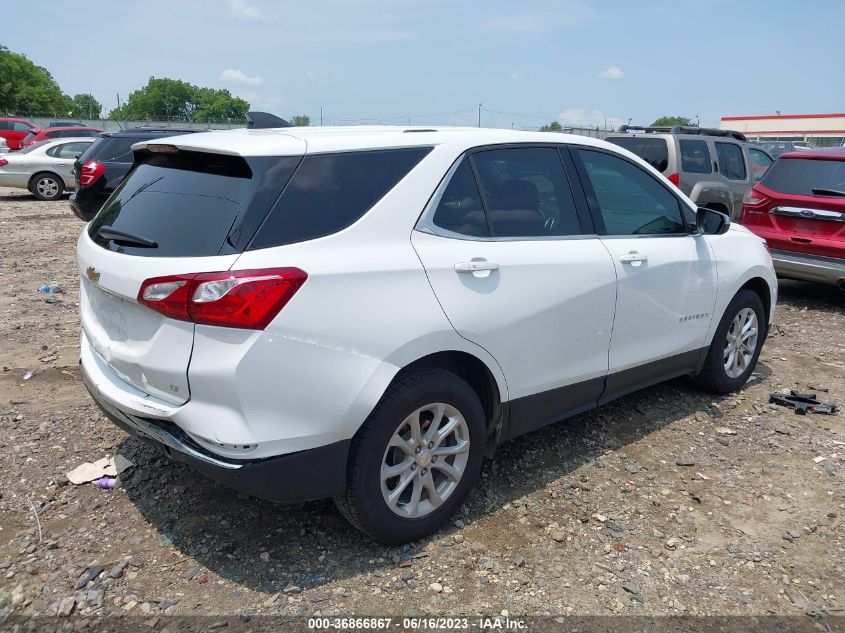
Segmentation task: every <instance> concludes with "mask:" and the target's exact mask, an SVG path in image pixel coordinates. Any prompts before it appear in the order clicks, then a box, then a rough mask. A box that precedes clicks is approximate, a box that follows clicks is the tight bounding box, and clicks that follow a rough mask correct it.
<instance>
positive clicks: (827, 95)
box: [0, 0, 845, 129]
mask: <svg viewBox="0 0 845 633" xmlns="http://www.w3.org/2000/svg"><path fill="white" fill-rule="evenodd" d="M4 5H5V6H4V11H3V23H4V26H5V27H6V28H4V29H3V31H4V33H3V36H2V39H0V43H2V44H3V45H5V46H7V47H8V48H10V49H11V50H13V51H15V52H19V53H23V54H25V55H26V56H27V57H29V59H31V60H32V61H33V62H35V63H36V64H38V65H40V66H44V67H45V68H47V69H48V70H49V71H50V72H51V73H52V74H53V77H54V78H55V79H56V80H57V81H58V83H59V85H60V86H61V88H62V89H63V90H64V91H65V92H66V93H68V94H70V95H73V94H76V93H84V92H88V93H91V94H93V95H94V96H95V97H96V98H97V99H98V100H99V101H100V102H101V103H103V104H104V106H105V108H106V110H109V109H111V108H113V107H115V105H116V100H117V95H118V94H119V95H120V97H121V99H122V100H124V101H125V99H126V98H127V96H128V95H129V93H130V92H131V91H133V90H136V89H138V88H140V87H142V86H143V85H144V84H145V83H146V82H147V80H148V79H149V77H153V76H154V77H170V78H175V79H182V80H185V81H188V82H190V83H193V84H196V85H199V86H210V87H214V88H227V89H229V90H230V91H231V92H232V93H234V94H237V95H238V96H241V97H243V98H244V99H246V100H247V101H249V102H250V104H251V106H252V109H256V110H265V111H268V112H273V113H274V114H278V115H280V116H283V117H285V118H288V117H290V116H291V115H294V114H307V115H309V116H310V117H311V122H312V125H313V124H319V121H320V109H321V108H322V111H323V122H324V123H325V124H332V123H334V124H349V123H389V124H400V125H404V124H407V123H408V122H410V123H411V124H414V125H433V124H446V125H477V123H478V108H479V103H480V104H482V106H481V108H482V111H481V120H482V125H484V126H488V127H511V126H513V127H515V128H518V129H521V128H529V129H530V128H536V127H538V126H540V125H542V124H544V123H548V122H550V121H553V120H558V121H560V122H562V123H563V124H565V125H590V126H595V125H601V126H604V125H605V124H607V125H618V124H619V123H623V122H627V121H628V120H629V119H630V120H632V122H633V123H635V124H637V123H639V124H648V123H651V122H652V121H653V120H654V119H655V118H657V117H658V116H661V115H664V114H668V115H682V116H687V117H689V118H690V119H691V120H693V121H695V120H696V119H698V120H700V122H701V124H702V125H712V126H718V124H719V119H720V117H722V116H726V115H747V114H774V113H775V112H776V111H780V112H782V113H784V114H798V113H822V112H843V111H845V81H843V78H845V77H843V70H842V68H843V66H842V59H843V53H842V48H841V44H842V37H843V35H845V31H843V25H845V1H842V0H803V2H799V1H793V0H744V1H743V0H695V1H693V0H638V1H636V2H633V1H624V0H550V1H531V0H523V1H521V2H512V1H511V2H507V1H503V0H355V1H354V2H353V1H349V0H319V2H316V1H314V2H308V1H307V0H306V1H304V2H303V1H300V2H296V3H293V2H279V1H272V0H144V1H143V2H141V1H135V2H131V1H129V0H126V1H124V2H114V1H112V0H87V1H86V2H83V3H75V4H74V5H73V9H72V10H69V9H68V7H67V4H66V3H65V2H62V1H60V0H29V1H28V2H7V3H4Z"/></svg>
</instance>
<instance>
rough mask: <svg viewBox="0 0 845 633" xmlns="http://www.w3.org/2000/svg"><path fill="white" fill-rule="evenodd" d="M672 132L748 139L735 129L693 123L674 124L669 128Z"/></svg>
mask: <svg viewBox="0 0 845 633" xmlns="http://www.w3.org/2000/svg"><path fill="white" fill-rule="evenodd" d="M671 132H672V134H701V135H702V136H725V137H729V138H733V139H735V140H737V141H748V138H747V137H746V136H745V134H742V133H741V132H737V131H735V130H720V129H718V128H713V127H696V126H694V125H676V126H675V127H673V128H672V130H671Z"/></svg>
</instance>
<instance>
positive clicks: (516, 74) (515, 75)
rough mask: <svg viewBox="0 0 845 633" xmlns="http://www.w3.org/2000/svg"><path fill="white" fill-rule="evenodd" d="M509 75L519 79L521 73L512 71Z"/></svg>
mask: <svg viewBox="0 0 845 633" xmlns="http://www.w3.org/2000/svg"><path fill="white" fill-rule="evenodd" d="M508 77H510V78H511V79H514V80H516V79H519V77H520V75H519V73H511V74H510V75H508Z"/></svg>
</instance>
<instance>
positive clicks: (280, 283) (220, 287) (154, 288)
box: [138, 268, 308, 330]
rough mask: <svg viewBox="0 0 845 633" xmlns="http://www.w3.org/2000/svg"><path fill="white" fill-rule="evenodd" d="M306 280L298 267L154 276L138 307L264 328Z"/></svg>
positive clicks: (209, 322)
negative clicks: (142, 306) (141, 305)
mask: <svg viewBox="0 0 845 633" xmlns="http://www.w3.org/2000/svg"><path fill="white" fill-rule="evenodd" d="M306 279H308V275H307V274H306V273H305V272H304V271H302V270H300V269H299V268H267V269H260V270H233V271H227V272H219V273H195V274H188V275H173V276H169V277H154V278H152V279H147V280H146V281H145V282H144V283H143V284H141V289H140V290H139V291H138V303H141V304H143V305H145V306H147V307H148V308H151V309H153V310H155V311H156V312H159V313H161V314H163V315H165V316H167V317H170V318H171V319H178V320H180V321H191V322H193V323H202V324H205V325H219V326H221V327H236V328H245V329H250V330H263V329H264V328H266V327H267V326H268V325H269V324H270V322H271V321H272V320H273V319H274V318H275V317H276V315H277V314H278V313H279V312H280V311H281V309H282V308H284V307H285V305H286V304H287V302H288V301H290V299H291V297H293V295H294V294H296V291H297V290H299V288H300V287H301V286H302V284H304V283H305V280H306Z"/></svg>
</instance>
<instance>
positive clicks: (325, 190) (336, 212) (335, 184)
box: [249, 147, 431, 250]
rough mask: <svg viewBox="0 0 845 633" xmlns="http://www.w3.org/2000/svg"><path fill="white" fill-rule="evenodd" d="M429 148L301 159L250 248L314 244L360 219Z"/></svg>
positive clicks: (316, 156) (320, 155) (328, 155)
mask: <svg viewBox="0 0 845 633" xmlns="http://www.w3.org/2000/svg"><path fill="white" fill-rule="evenodd" d="M430 151H431V148H430V147H422V148H417V147H414V148H409V149H394V150H379V151H368V152H344V153H339V154H315V155H312V156H306V157H305V158H304V159H302V163H301V164H300V166H299V168H298V169H297V170H296V172H295V173H294V175H293V177H292V178H291V180H290V182H289V183H288V186H287V187H286V188H285V190H284V192H283V193H282V195H281V197H280V198H279V200H278V201H277V202H276V204H275V205H274V207H273V209H272V210H271V211H270V214H269V216H268V217H267V219H266V220H265V222H264V224H263V225H262V226H261V228H260V229H259V230H258V233H257V234H256V236H255V238H254V239H253V240H252V243H251V244H250V246H249V248H250V249H251V250H252V249H257V248H268V247H270V246H281V245H283V244H293V243H295V242H302V241H305V240H313V239H315V238H318V237H323V236H325V235H331V234H332V233H337V232H338V231H340V230H342V229H345V228H346V227H348V226H349V225H350V224H352V223H353V222H355V221H356V220H357V219H358V218H360V217H361V216H362V215H364V214H365V213H366V212H367V211H369V210H370V208H371V207H372V206H373V205H374V204H375V203H376V202H378V201H379V200H381V198H382V197H384V195H385V194H386V193H387V192H388V191H390V190H391V189H392V188H393V187H394V186H395V185H396V183H398V182H399V181H400V180H402V178H404V177H405V175H406V174H407V173H408V172H409V171H411V169H413V168H414V166H415V165H416V164H417V163H418V162H420V160H422V158H423V157H424V156H425V155H426V154H428V153H429V152H430Z"/></svg>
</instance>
